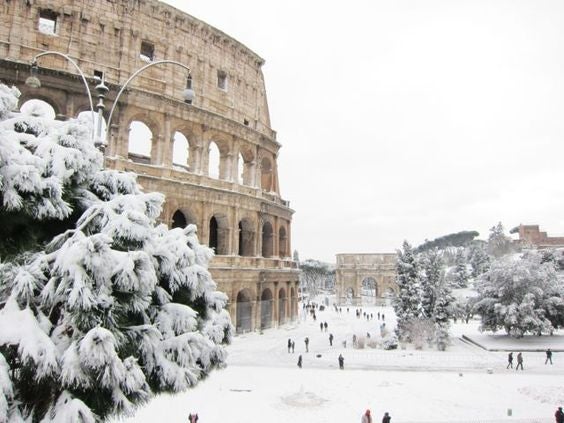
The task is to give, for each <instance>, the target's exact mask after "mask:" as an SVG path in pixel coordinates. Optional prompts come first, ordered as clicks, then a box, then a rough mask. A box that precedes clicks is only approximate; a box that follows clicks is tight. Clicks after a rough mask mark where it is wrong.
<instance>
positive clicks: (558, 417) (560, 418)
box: [554, 407, 564, 423]
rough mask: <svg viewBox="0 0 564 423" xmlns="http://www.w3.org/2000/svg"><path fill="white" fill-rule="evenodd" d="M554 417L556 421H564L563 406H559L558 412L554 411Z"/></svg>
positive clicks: (560, 422)
mask: <svg viewBox="0 0 564 423" xmlns="http://www.w3.org/2000/svg"><path fill="white" fill-rule="evenodd" d="M554 419H555V420H556V423H564V412H563V411H562V407H558V410H556V413H554Z"/></svg>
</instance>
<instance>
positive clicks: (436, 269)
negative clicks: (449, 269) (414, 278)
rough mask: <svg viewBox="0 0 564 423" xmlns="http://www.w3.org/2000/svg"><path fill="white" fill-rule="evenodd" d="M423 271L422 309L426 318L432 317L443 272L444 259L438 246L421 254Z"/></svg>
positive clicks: (421, 279)
mask: <svg viewBox="0 0 564 423" xmlns="http://www.w3.org/2000/svg"><path fill="white" fill-rule="evenodd" d="M420 257H421V258H420V262H421V267H422V272H421V278H420V281H421V311H422V315H423V317H425V318H432V317H433V313H434V309H435V301H436V299H437V292H436V291H437V287H438V285H439V282H440V280H441V278H442V274H443V261H442V259H441V255H440V253H439V250H437V249H436V248H434V249H432V250H427V251H425V252H424V253H421V254H420Z"/></svg>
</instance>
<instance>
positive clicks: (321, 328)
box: [319, 322, 323, 332]
mask: <svg viewBox="0 0 564 423" xmlns="http://www.w3.org/2000/svg"><path fill="white" fill-rule="evenodd" d="M319 329H320V330H321V332H323V322H320V323H319Z"/></svg>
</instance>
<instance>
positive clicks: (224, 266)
mask: <svg viewBox="0 0 564 423" xmlns="http://www.w3.org/2000/svg"><path fill="white" fill-rule="evenodd" d="M0 9H1V12H2V13H1V14H0V80H1V81H2V82H4V83H7V84H11V85H12V84H13V85H16V86H17V87H18V88H19V89H20V91H21V92H22V96H21V102H20V106H21V105H22V104H24V103H25V102H26V101H28V100H30V99H40V100H43V101H46V102H47V103H49V104H50V105H51V106H52V107H53V109H54V111H55V114H56V116H57V118H58V119H66V118H70V117H76V116H77V115H78V114H79V113H81V112H84V111H87V110H90V106H89V101H88V97H87V95H86V90H85V87H84V85H83V82H82V80H81V78H80V77H79V75H78V74H77V71H76V70H75V68H74V67H73V66H72V65H71V64H70V62H68V61H67V60H66V59H64V58H62V57H59V56H56V55H52V54H51V55H46V56H43V57H40V58H39V59H38V60H37V63H38V65H39V70H38V77H39V79H40V80H41V87H40V88H30V87H28V86H26V85H25V83H24V82H25V80H26V78H27V77H28V76H29V74H30V63H31V61H32V59H33V58H34V57H35V56H36V55H37V54H39V53H41V52H45V51H57V52H61V53H64V54H66V55H68V56H69V57H71V58H72V59H73V60H74V61H75V62H76V63H77V64H78V65H79V67H80V68H81V69H82V71H83V73H84V75H85V76H86V79H87V81H88V83H89V84H90V87H91V88H92V92H93V96H94V97H95V90H94V87H95V85H96V83H97V80H96V79H95V76H98V77H102V76H103V78H104V79H105V82H106V85H107V86H108V87H109V89H110V90H109V93H108V94H107V97H106V101H105V104H106V105H108V107H109V105H110V104H112V103H113V100H114V99H115V97H116V95H117V93H118V92H119V90H120V88H121V87H122V86H123V84H124V83H125V82H126V81H127V79H128V78H129V77H130V76H131V75H132V74H133V73H134V72H135V71H136V70H138V69H140V68H141V67H142V66H144V65H146V64H148V63H152V62H155V61H158V60H173V61H176V62H179V63H182V64H184V65H186V66H188V67H189V68H190V69H191V74H190V77H188V73H187V71H186V70H185V69H183V68H182V67H181V66H173V65H170V64H169V65H165V64H163V65H159V66H152V67H150V68H148V69H147V70H146V71H143V72H142V73H141V74H139V76H138V77H136V78H135V79H134V80H132V82H131V83H130V84H129V85H128V88H127V90H126V91H125V92H124V95H123V96H121V97H120V99H119V102H118V104H117V108H116V112H115V114H114V116H113V118H112V121H111V127H110V130H109V134H108V135H107V138H106V140H107V142H106V144H107V145H106V149H105V154H106V166H107V167H110V168H114V169H120V170H125V171H132V172H135V173H136V174H138V175H139V178H138V180H139V183H140V184H141V185H142V186H143V187H144V189H145V190H147V191H160V192H163V193H164V194H165V195H166V198H167V200H166V204H165V208H164V210H163V213H162V216H161V219H162V221H163V222H165V223H166V224H168V225H169V226H171V227H175V226H184V225H186V224H188V223H195V224H196V225H197V226H198V233H199V237H200V241H201V242H202V243H205V244H207V245H210V246H211V247H213V248H214V249H215V251H216V257H215V258H214V259H213V261H212V263H211V265H210V270H211V272H212V275H213V276H214V279H215V280H216V282H217V283H218V286H219V289H220V290H222V291H224V292H226V293H227V294H228V296H229V299H230V302H229V311H230V313H231V316H232V319H233V323H234V325H235V326H236V328H237V330H238V331H239V332H241V331H248V330H257V329H262V328H269V327H276V326H278V325H279V324H283V323H285V322H286V321H288V320H291V319H294V318H295V317H296V315H297V293H298V271H297V269H296V266H295V263H294V262H293V261H292V259H291V220H292V214H293V210H292V209H290V207H289V203H288V202H287V201H285V200H284V199H282V197H281V196H280V188H279V179H278V169H277V162H276V160H277V156H278V151H279V149H280V147H281V145H280V144H279V143H278V141H277V140H276V133H275V132H274V131H273V130H272V129H271V127H270V117H269V110H268V104H267V98H266V91H265V85H264V78H263V74H262V70H261V68H262V65H263V63H264V61H263V59H262V58H261V57H259V56H258V55H257V54H255V53H254V52H253V51H251V50H250V49H249V48H247V47H245V46H244V45H242V44H241V43H239V42H238V41H236V40H234V39H233V38H231V37H230V36H228V35H227V34H225V33H223V32H221V31H220V30H218V29H216V28H214V27H212V26H210V25H208V24H206V23H204V22H202V21H200V20H198V19H196V18H194V17H192V16H190V15H187V14H186V13H183V12H181V11H179V10H177V9H175V8H173V7H171V6H168V5H166V4H163V3H160V2H158V1H155V0H92V1H88V2H84V1H79V0H12V1H8V0H6V1H2V2H1V3H0ZM187 87H188V88H191V89H192V90H193V91H194V93H195V98H194V100H193V101H191V102H189V101H186V100H184V99H183V98H182V95H181V94H182V92H183V90H184V89H185V88H187ZM94 103H96V98H94ZM104 117H105V118H106V119H107V118H108V110H107V109H106V110H105V112H104ZM135 125H137V126H136V127H137V128H138V127H142V128H145V133H146V134H149V136H148V138H147V137H146V139H144V140H143V141H142V142H141V145H142V146H141V147H139V145H138V144H139V142H138V141H139V140H136V139H134V135H132V134H133V133H134V130H133V128H134V126H135ZM136 134H137V133H136ZM135 136H138V135H135ZM143 143H145V144H144V147H143ZM147 143H148V144H147ZM139 149H141V150H139ZM177 152H180V154H179V155H180V157H181V161H180V162H178V161H177V160H176V158H175V154H176V153H177ZM210 152H213V153H215V156H213V158H214V159H213V160H212V159H210V157H212V154H211V153H210Z"/></svg>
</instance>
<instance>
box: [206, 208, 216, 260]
mask: <svg viewBox="0 0 564 423" xmlns="http://www.w3.org/2000/svg"><path fill="white" fill-rule="evenodd" d="M217 240H218V225H217V219H216V218H215V216H212V218H211V219H210V237H209V243H208V246H209V247H210V248H212V249H213V250H214V251H215V252H216V254H217Z"/></svg>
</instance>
